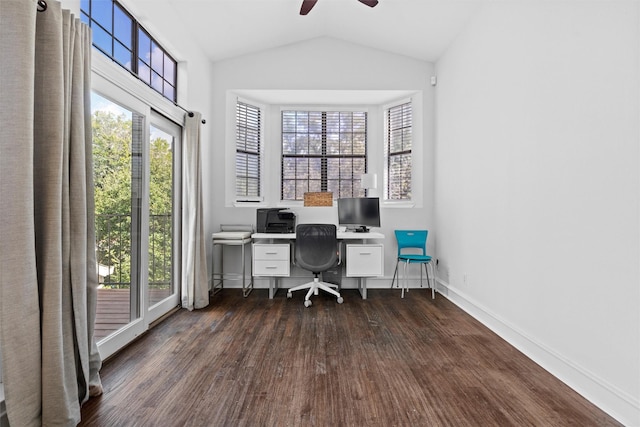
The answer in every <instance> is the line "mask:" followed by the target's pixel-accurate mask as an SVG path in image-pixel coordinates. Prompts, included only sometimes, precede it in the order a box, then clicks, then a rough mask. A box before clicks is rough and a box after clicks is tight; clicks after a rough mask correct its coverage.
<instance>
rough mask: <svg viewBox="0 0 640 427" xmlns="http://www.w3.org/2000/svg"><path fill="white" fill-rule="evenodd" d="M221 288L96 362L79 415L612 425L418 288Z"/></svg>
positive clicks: (195, 422)
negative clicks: (96, 380) (311, 292)
mask: <svg viewBox="0 0 640 427" xmlns="http://www.w3.org/2000/svg"><path fill="white" fill-rule="evenodd" d="M342 294H343V296H344V300H345V302H344V304H340V305H339V304H337V303H336V302H335V299H334V298H331V297H329V296H328V295H324V294H321V295H319V296H316V297H313V298H312V300H313V305H312V306H311V307H310V308H305V307H304V305H303V304H302V301H303V299H304V292H297V293H296V294H294V296H293V299H290V300H288V299H286V293H285V292H284V291H282V290H281V291H280V292H278V294H277V295H276V297H275V298H274V299H273V300H269V299H268V298H267V291H266V290H261V289H260V290H254V291H253V292H252V293H251V294H250V295H249V297H247V298H243V297H242V295H241V291H240V290H236V289H225V290H224V291H223V292H222V293H221V294H218V295H216V296H215V297H213V298H212V304H211V305H210V306H209V307H208V308H206V309H204V310H199V311H193V312H188V311H186V310H180V311H179V312H177V313H176V314H174V315H173V316H171V317H170V318H168V319H167V320H165V321H164V322H162V323H161V324H160V325H158V326H156V327H155V328H154V329H152V330H151V331H150V332H148V333H147V334H146V335H144V336H143V337H142V338H140V339H139V340H137V341H136V342H134V343H133V344H132V345H130V346H129V347H127V348H126V349H124V350H123V351H122V352H120V353H119V354H117V355H116V356H115V357H113V358H112V359H110V360H108V361H106V362H105V363H104V366H103V369H102V372H101V375H102V381H103V385H104V389H105V391H104V394H103V395H102V396H100V397H97V398H93V399H91V400H89V402H87V403H86V404H85V405H84V406H83V408H82V419H83V421H82V423H81V425H84V426H110V427H111V426H302V425H304V426H385V427H387V426H510V425H511V426H581V427H582V426H609V425H619V424H618V423H617V422H616V421H615V420H614V419H612V418H611V417H609V416H608V415H607V414H605V413H603V412H602V411H601V410H599V409H598V408H596V407H595V406H594V405H592V404H591V403H589V402H588V401H587V400H585V399H584V398H582V397H581V396H580V395H578V394H577V393H576V392H574V391H573V390H571V389H570V388H569V387H567V386H566V385H564V384H563V383H561V382H560V381H559V380H557V379H556V378H554V377H553V376H552V375H550V374H549V373H547V372H546V371H544V370H543V369H542V368H540V367H539V366H538V365H536V364H535V363H533V362H532V361H530V360H529V359H527V358H526V357H525V356H523V355H522V354H521V353H520V352H518V351H517V350H516V349H514V348H513V347H511V346H510V345H508V344H507V343H506V342H504V341H503V340H502V339H500V338H499V337H497V336H496V335H495V334H493V333H492V332H490V331H489V330H488V329H486V328H485V327H483V326H482V325H481V324H479V323H478V322H477V321H475V320H474V319H473V318H471V317H470V316H468V315H467V314H465V313H464V312H462V311H461V310H460V309H458V308H457V307H456V306H455V305H453V304H452V303H450V302H449V301H448V300H446V299H445V298H444V297H442V296H441V295H437V296H436V299H435V300H432V299H431V294H430V292H428V291H426V290H411V292H409V293H408V295H407V297H406V298H405V299H401V298H400V291H399V290H375V289H374V290H369V297H368V299H367V300H362V299H361V298H360V296H359V294H358V293H357V291H355V290H343V292H342Z"/></svg>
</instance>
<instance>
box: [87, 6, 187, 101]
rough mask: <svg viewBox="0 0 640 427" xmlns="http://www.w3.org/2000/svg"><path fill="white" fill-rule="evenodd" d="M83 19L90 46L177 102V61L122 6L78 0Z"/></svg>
mask: <svg viewBox="0 0 640 427" xmlns="http://www.w3.org/2000/svg"><path fill="white" fill-rule="evenodd" d="M80 10H81V12H82V13H81V17H82V21H83V22H84V23H86V24H87V25H89V26H91V29H92V32H93V46H94V47H96V48H97V49H98V50H99V51H101V52H102V53H104V54H105V55H107V56H108V57H109V58H111V59H113V60H114V61H115V62H117V63H118V64H119V65H120V66H122V67H124V68H125V69H127V70H128V71H130V72H131V73H133V74H135V75H137V76H138V78H139V79H140V80H142V81H143V82H145V83H146V84H147V85H148V86H150V87H152V88H153V89H155V90H156V91H157V92H159V93H160V94H161V95H162V96H164V97H165V98H167V99H169V100H170V101H172V102H175V101H176V95H177V94H176V82H177V63H176V61H175V60H174V59H173V58H172V57H171V56H170V55H169V54H168V53H167V51H166V50H165V49H164V48H163V47H162V46H160V44H159V43H158V42H156V41H155V40H154V39H153V37H151V36H150V35H149V33H148V32H147V31H146V30H145V29H144V28H142V26H141V25H140V23H139V22H138V21H136V19H135V18H134V17H133V16H132V15H131V14H129V13H128V12H127V11H126V10H125V9H124V7H122V6H121V5H120V4H119V3H118V2H117V1H114V0H81V2H80Z"/></svg>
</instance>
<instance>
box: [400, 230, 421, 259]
mask: <svg viewBox="0 0 640 427" xmlns="http://www.w3.org/2000/svg"><path fill="white" fill-rule="evenodd" d="M395 233H396V241H397V243H398V256H400V255H401V254H402V250H403V249H418V250H420V251H422V253H421V254H420V255H426V254H427V235H428V233H429V231H428V230H396V231H395Z"/></svg>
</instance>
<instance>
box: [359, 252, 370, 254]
mask: <svg viewBox="0 0 640 427" xmlns="http://www.w3.org/2000/svg"><path fill="white" fill-rule="evenodd" d="M360 255H371V252H360Z"/></svg>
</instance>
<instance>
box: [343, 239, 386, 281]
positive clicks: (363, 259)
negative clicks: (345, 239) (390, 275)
mask: <svg viewBox="0 0 640 427" xmlns="http://www.w3.org/2000/svg"><path fill="white" fill-rule="evenodd" d="M346 263H347V277H377V276H382V275H383V274H384V272H383V265H384V247H383V245H382V244H357V245H347V260H346Z"/></svg>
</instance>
